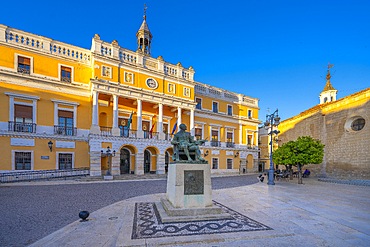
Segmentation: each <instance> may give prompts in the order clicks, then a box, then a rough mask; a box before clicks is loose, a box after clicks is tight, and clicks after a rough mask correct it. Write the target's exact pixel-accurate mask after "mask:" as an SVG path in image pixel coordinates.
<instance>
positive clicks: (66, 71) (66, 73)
mask: <svg viewBox="0 0 370 247" xmlns="http://www.w3.org/2000/svg"><path fill="white" fill-rule="evenodd" d="M71 76H72V68H69V67H65V66H61V67H60V81H63V82H71V81H72V80H71V78H72V77H71Z"/></svg>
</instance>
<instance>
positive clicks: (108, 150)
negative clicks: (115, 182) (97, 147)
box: [101, 146, 116, 176]
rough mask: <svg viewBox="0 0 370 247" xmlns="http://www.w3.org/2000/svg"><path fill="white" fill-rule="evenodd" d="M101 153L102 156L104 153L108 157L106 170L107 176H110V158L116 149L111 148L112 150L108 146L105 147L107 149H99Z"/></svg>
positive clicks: (114, 154)
mask: <svg viewBox="0 0 370 247" xmlns="http://www.w3.org/2000/svg"><path fill="white" fill-rule="evenodd" d="M101 154H102V156H103V155H105V156H107V157H108V170H107V174H106V175H107V176H111V171H110V170H111V158H112V156H113V157H114V156H116V150H113V152H112V151H111V150H110V148H109V146H108V147H107V150H106V151H105V152H104V151H103V150H101Z"/></svg>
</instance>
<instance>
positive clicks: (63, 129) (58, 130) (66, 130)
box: [54, 125, 77, 136]
mask: <svg viewBox="0 0 370 247" xmlns="http://www.w3.org/2000/svg"><path fill="white" fill-rule="evenodd" d="M54 134H55V135H64V136H75V135H77V128H75V127H68V126H64V125H54Z"/></svg>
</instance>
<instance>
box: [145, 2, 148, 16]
mask: <svg viewBox="0 0 370 247" xmlns="http://www.w3.org/2000/svg"><path fill="white" fill-rule="evenodd" d="M147 8H148V7H147V6H146V3H144V20H146V9H147Z"/></svg>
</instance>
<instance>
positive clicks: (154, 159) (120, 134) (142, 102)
mask: <svg viewBox="0 0 370 247" xmlns="http://www.w3.org/2000/svg"><path fill="white" fill-rule="evenodd" d="M134 35H135V34H133V36H134ZM136 38H137V50H136V51H131V50H128V49H125V48H124V47H121V46H120V45H119V43H118V41H116V40H113V41H112V42H107V41H104V40H103V39H102V37H100V36H99V35H98V34H96V35H95V36H94V37H93V38H92V43H91V49H90V50H89V49H85V48H81V47H76V46H73V45H70V44H66V43H62V42H59V41H56V40H53V39H51V38H47V37H43V36H39V35H35V34H32V33H28V32H25V31H22V30H17V29H14V28H11V27H8V26H5V25H0V54H1V55H0V105H1V108H0V143H1V146H0V153H1V159H2V162H1V163H0V172H7V171H27V170H31V171H32V170H68V169H73V168H83V167H87V168H88V169H89V171H90V175H91V176H101V175H104V174H106V172H107V171H110V172H111V173H112V175H115V176H116V175H120V174H125V173H128V174H138V175H141V174H144V173H157V174H164V173H165V172H166V167H167V166H168V165H169V164H170V163H171V161H172V155H173V149H172V145H171V137H172V135H173V134H174V133H175V132H177V130H178V128H177V126H179V124H180V123H184V124H186V125H187V128H188V131H190V132H191V133H192V134H193V135H194V136H195V138H197V139H206V140H207V141H206V142H205V144H204V145H203V146H201V152H202V155H203V157H204V158H205V159H206V160H207V161H208V163H209V165H210V167H211V168H212V172H216V173H217V172H221V173H222V172H245V171H255V170H256V169H257V165H258V136H257V132H258V124H259V123H260V121H259V120H258V110H259V108H258V99H256V98H253V97H249V96H246V95H243V94H238V93H233V92H230V91H226V90H223V89H221V88H217V87H213V86H210V85H207V84H204V83H201V82H197V81H195V80H194V73H195V71H194V69H193V68H192V67H189V68H184V67H183V66H182V65H181V63H177V64H171V63H169V62H166V61H165V60H164V59H163V57H161V56H159V57H157V58H154V57H152V56H151V46H152V33H151V32H150V30H149V28H148V25H147V22H146V16H144V20H143V22H142V24H141V26H140V28H139V30H138V31H137V33H136ZM108 148H109V149H108ZM109 150H110V151H111V152H107V151H109Z"/></svg>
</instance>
